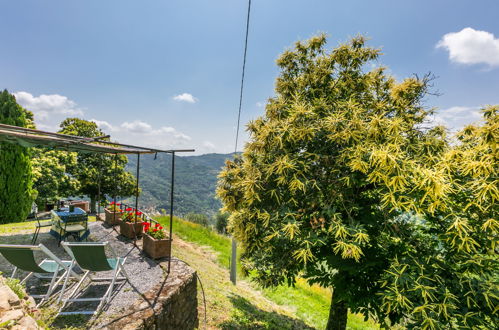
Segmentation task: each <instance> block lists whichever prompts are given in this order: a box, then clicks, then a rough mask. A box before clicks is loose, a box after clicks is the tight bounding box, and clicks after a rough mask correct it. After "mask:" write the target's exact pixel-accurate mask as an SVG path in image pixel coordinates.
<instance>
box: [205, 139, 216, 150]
mask: <svg viewBox="0 0 499 330" xmlns="http://www.w3.org/2000/svg"><path fill="white" fill-rule="evenodd" d="M203 147H205V148H207V149H209V150H215V148H216V147H215V145H214V144H213V143H211V142H210V141H204V142H203Z"/></svg>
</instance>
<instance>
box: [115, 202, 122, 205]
mask: <svg viewBox="0 0 499 330" xmlns="http://www.w3.org/2000/svg"><path fill="white" fill-rule="evenodd" d="M113 203H114V202H113ZM116 205H117V206H120V205H121V204H120V203H116Z"/></svg>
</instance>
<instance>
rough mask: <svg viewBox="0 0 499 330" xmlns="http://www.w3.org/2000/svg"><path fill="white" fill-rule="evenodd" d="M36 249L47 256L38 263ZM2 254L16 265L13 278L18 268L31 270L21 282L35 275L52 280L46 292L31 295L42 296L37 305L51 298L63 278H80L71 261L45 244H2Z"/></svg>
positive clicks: (0, 245)
mask: <svg viewBox="0 0 499 330" xmlns="http://www.w3.org/2000/svg"><path fill="white" fill-rule="evenodd" d="M35 251H41V252H42V253H43V254H45V256H46V257H47V258H46V259H44V260H42V261H41V262H40V263H38V262H37V261H36V260H35V254H34V253H35ZM0 254H2V255H3V256H4V257H5V259H7V260H8V261H9V262H10V263H11V264H12V265H14V271H13V272H12V275H11V277H12V278H13V277H14V276H15V274H16V272H17V270H18V269H21V270H24V271H26V272H29V273H28V275H27V276H26V277H25V278H24V279H22V281H21V284H22V283H25V282H26V281H27V280H28V279H29V278H30V277H31V276H33V275H35V276H36V277H38V278H41V279H50V280H51V281H50V285H49V288H48V289H47V293H46V294H44V295H31V296H32V297H33V298H41V301H40V302H39V303H38V304H37V306H40V305H41V304H42V303H43V302H45V301H47V300H48V299H49V298H50V295H51V294H52V292H53V291H54V288H55V287H57V285H59V283H60V282H61V281H62V280H63V279H66V281H67V280H68V279H69V278H70V277H71V276H75V277H77V278H80V276H79V275H78V274H76V273H75V272H73V271H72V270H70V266H71V261H65V260H61V259H59V258H58V257H57V256H56V255H55V254H53V253H52V252H51V251H50V250H49V249H47V248H46V247H45V246H44V245H43V244H39V245H10V244H0ZM62 270H63V271H64V273H63V274H62V275H61V276H60V277H59V279H57V277H58V274H59V272H60V271H62ZM66 275H67V276H66Z"/></svg>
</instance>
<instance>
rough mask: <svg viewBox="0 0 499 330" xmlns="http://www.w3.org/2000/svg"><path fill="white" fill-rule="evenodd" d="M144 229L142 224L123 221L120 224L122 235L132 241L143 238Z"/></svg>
mask: <svg viewBox="0 0 499 330" xmlns="http://www.w3.org/2000/svg"><path fill="white" fill-rule="evenodd" d="M142 229H143V227H142V223H141V222H126V221H121V223H120V234H121V235H123V236H125V237H128V238H130V239H134V238H137V237H140V236H142Z"/></svg>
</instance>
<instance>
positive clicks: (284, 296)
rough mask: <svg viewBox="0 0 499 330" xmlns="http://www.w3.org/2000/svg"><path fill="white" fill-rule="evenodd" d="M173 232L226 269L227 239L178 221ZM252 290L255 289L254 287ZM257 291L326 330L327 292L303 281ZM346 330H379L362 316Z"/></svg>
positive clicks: (164, 219) (351, 320) (351, 319)
mask: <svg viewBox="0 0 499 330" xmlns="http://www.w3.org/2000/svg"><path fill="white" fill-rule="evenodd" d="M158 220H159V221H160V222H161V223H162V224H163V225H164V226H165V227H167V226H168V225H169V217H159V218H158ZM173 232H174V234H176V235H178V236H179V237H180V238H182V239H183V240H185V241H188V242H191V243H195V244H196V245H198V246H200V248H201V249H205V250H206V252H207V253H210V254H211V255H212V258H213V259H215V260H216V261H217V262H218V264H219V265H220V266H222V267H224V268H226V269H228V268H229V260H230V249H231V242H230V239H229V238H228V237H226V236H223V235H219V234H217V233H216V232H214V231H212V230H210V229H209V228H206V227H203V226H200V225H198V224H195V223H191V222H188V221H184V220H181V219H178V218H174V221H173ZM174 246H175V242H174ZM196 269H198V268H196ZM224 276H226V277H228V273H225V274H224ZM252 286H253V287H254V288H255V289H258V288H257V287H256V286H255V285H252ZM259 291H261V292H262V294H263V295H264V297H266V298H268V299H269V300H270V301H272V302H273V303H275V304H277V305H279V306H282V307H283V308H285V309H286V310H289V311H291V312H292V313H293V314H294V315H295V316H296V317H298V318H299V319H300V320H302V321H303V322H305V323H306V324H307V325H309V326H312V327H315V328H319V329H321V328H325V326H326V322H327V318H328V314H329V304H330V301H331V293H330V291H329V290H328V289H324V288H321V287H317V286H313V287H312V286H309V285H308V284H307V283H306V282H305V281H304V280H299V281H298V283H297V284H296V286H295V287H294V288H292V287H287V286H280V287H278V288H275V289H264V290H259ZM208 299H209V298H208ZM348 328H350V329H378V328H379V327H378V326H377V324H376V323H375V322H373V321H368V322H364V320H363V317H362V316H361V315H355V314H350V315H349V317H348Z"/></svg>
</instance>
